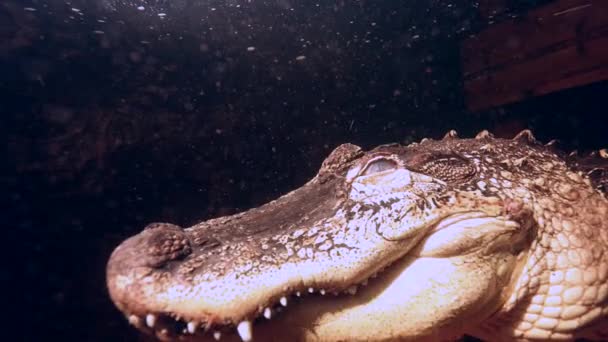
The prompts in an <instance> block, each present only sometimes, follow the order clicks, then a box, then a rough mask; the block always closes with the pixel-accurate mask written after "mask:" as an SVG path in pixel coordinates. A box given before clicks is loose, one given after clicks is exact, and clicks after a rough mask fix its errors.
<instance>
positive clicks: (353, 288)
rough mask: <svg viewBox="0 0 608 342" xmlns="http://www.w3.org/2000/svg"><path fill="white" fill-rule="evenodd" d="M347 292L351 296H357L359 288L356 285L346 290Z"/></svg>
mask: <svg viewBox="0 0 608 342" xmlns="http://www.w3.org/2000/svg"><path fill="white" fill-rule="evenodd" d="M346 292H348V293H350V294H351V295H355V294H357V286H356V285H352V286H350V287H349V288H347V289H346Z"/></svg>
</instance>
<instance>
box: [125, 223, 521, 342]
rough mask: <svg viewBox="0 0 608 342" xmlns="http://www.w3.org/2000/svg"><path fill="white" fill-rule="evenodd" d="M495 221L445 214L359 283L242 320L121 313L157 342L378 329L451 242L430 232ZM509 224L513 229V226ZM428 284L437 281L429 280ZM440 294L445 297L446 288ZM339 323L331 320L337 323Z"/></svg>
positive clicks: (319, 291)
mask: <svg viewBox="0 0 608 342" xmlns="http://www.w3.org/2000/svg"><path fill="white" fill-rule="evenodd" d="M498 221H500V225H502V224H504V222H505V221H504V219H503V218H500V219H499V218H497V217H494V216H488V215H487V213H482V212H479V211H468V212H461V213H457V214H450V215H446V216H444V217H443V218H442V219H440V220H437V221H436V222H434V223H432V224H431V225H430V227H429V228H428V229H427V230H426V233H425V234H424V236H423V237H422V238H419V239H416V243H415V244H412V245H411V247H410V249H409V250H407V251H404V253H403V254H402V256H401V257H399V258H397V259H395V260H393V261H392V262H389V263H386V264H385V265H382V267H380V268H379V269H377V270H376V271H374V272H373V273H371V274H369V275H367V276H365V277H363V278H362V280H359V281H356V282H352V283H343V284H339V285H336V286H334V287H333V288H331V289H330V288H329V286H328V287H325V288H319V287H301V288H290V289H289V290H288V291H285V292H283V293H282V295H280V296H274V297H273V298H276V299H275V300H274V301H273V302H270V303H267V304H265V305H260V306H258V307H257V308H256V309H255V310H254V312H253V313H252V314H250V315H249V316H248V317H247V318H244V319H243V320H241V321H236V320H231V319H228V320H226V319H222V318H221V317H220V315H217V316H215V317H216V319H214V318H213V317H214V315H213V314H210V313H206V314H205V315H204V316H202V317H201V318H200V319H195V318H194V319H193V318H191V319H186V318H184V317H180V315H179V314H175V313H174V312H172V311H166V312H163V311H162V310H161V311H149V312H145V311H143V312H142V311H138V313H135V312H129V309H128V308H127V307H123V308H121V309H123V312H125V315H126V317H127V319H128V321H129V322H130V323H131V324H132V325H134V326H135V327H137V328H138V329H140V330H142V331H144V332H147V333H149V334H152V335H155V336H156V337H158V338H159V339H161V340H192V341H200V340H210V341H213V340H220V339H221V340H228V341H231V340H235V341H240V340H242V341H252V340H256V341H258V340H263V341H267V340H280V339H281V336H282V335H284V336H283V337H284V338H291V339H292V340H304V339H305V338H304V336H306V335H309V334H313V335H314V334H315V330H316V329H317V327H318V325H319V324H321V323H320V322H319V317H329V318H328V319H326V321H329V322H330V324H331V323H332V321H334V318H332V317H334V316H335V317H339V316H340V315H341V314H342V313H343V312H349V311H353V312H354V313H352V312H351V313H348V314H351V315H354V316H353V317H351V318H350V319H352V320H354V321H357V320H358V321H361V320H362V319H363V320H365V321H367V322H370V324H377V323H378V322H380V324H382V323H383V322H385V321H386V319H387V318H383V317H384V316H386V315H391V311H386V302H387V301H389V302H392V304H393V306H394V307H395V310H397V311H394V310H393V313H395V312H396V313H397V314H399V312H401V313H402V312H403V311H404V310H406V311H407V310H409V308H408V306H410V305H412V304H411V301H412V297H416V296H418V295H419V294H417V291H420V288H419V286H420V284H414V283H421V282H422V283H423V282H424V275H421V272H422V273H424V272H425V268H428V266H422V267H421V266H419V265H418V264H416V263H417V261H418V260H420V259H421V258H423V257H425V255H424V254H425V252H424V251H425V250H426V251H427V252H428V251H429V250H431V254H432V251H433V250H434V249H437V248H436V246H437V245H438V244H442V243H443V241H442V240H444V239H446V238H447V239H451V238H453V237H454V236H453V235H454V234H455V233H447V236H443V237H441V236H440V237H437V235H441V234H437V235H436V234H435V233H437V232H444V231H449V230H450V229H451V228H450V227H456V230H457V233H458V232H459V229H460V227H463V226H464V227H468V228H471V227H474V226H477V225H481V226H483V225H495V224H497V223H496V222H498ZM509 224H511V225H513V222H512V221H511V222H510V223H509ZM427 254H428V253H427ZM448 254H450V253H449V252H448ZM417 265H418V266H417ZM435 271H437V270H433V273H435ZM430 277H435V275H432V276H430ZM413 280H415V282H414V281H413ZM433 281H436V279H434V278H433ZM447 287H449V286H447ZM442 291H446V292H449V289H445V290H442ZM427 295H428V294H427ZM487 300H490V298H488V299H487ZM414 301H415V299H414ZM396 303H402V304H396ZM400 305H401V307H400ZM119 306H120V305H119ZM361 312H362V313H361ZM371 316H374V319H372V320H369V319H366V317H368V318H369V317H371ZM203 317H204V318H203ZM378 317H380V318H379V320H378V322H376V323H374V322H372V321H373V320H376V319H378ZM389 319H390V318H389ZM339 320H340V319H335V321H336V322H337V321H339ZM325 323H327V322H325ZM336 324H337V325H339V323H336ZM385 324H386V322H385ZM363 325H365V324H363ZM389 325H390V324H389ZM374 328H378V327H377V326H376V327H370V329H374ZM385 328H386V327H385ZM338 329H339V327H338Z"/></svg>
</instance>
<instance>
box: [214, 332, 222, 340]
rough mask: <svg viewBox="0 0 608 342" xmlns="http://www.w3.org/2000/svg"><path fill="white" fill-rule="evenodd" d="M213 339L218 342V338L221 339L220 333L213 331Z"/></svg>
mask: <svg viewBox="0 0 608 342" xmlns="http://www.w3.org/2000/svg"><path fill="white" fill-rule="evenodd" d="M213 338H214V339H215V340H216V341H219V340H220V338H222V333H221V332H219V331H214V332H213Z"/></svg>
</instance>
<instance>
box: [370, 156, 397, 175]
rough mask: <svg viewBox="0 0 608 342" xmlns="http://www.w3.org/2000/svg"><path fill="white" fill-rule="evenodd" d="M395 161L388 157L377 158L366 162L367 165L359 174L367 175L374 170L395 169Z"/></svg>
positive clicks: (374, 171)
mask: <svg viewBox="0 0 608 342" xmlns="http://www.w3.org/2000/svg"><path fill="white" fill-rule="evenodd" d="M396 168H397V163H395V162H394V161H392V160H389V159H377V160H374V161H372V162H371V163H369V164H367V167H366V168H365V170H364V171H363V173H362V174H361V175H363V176H368V175H371V174H374V173H376V172H381V171H386V170H391V169H396Z"/></svg>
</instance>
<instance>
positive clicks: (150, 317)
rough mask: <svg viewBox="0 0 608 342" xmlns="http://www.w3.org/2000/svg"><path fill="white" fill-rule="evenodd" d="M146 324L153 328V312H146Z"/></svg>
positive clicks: (154, 322)
mask: <svg viewBox="0 0 608 342" xmlns="http://www.w3.org/2000/svg"><path fill="white" fill-rule="evenodd" d="M146 324H147V325H148V326H149V327H150V328H154V324H156V316H154V315H153V314H147V315H146Z"/></svg>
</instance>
